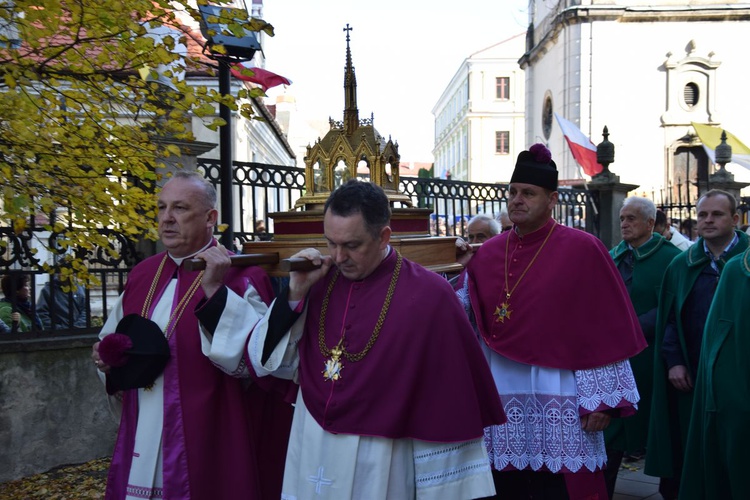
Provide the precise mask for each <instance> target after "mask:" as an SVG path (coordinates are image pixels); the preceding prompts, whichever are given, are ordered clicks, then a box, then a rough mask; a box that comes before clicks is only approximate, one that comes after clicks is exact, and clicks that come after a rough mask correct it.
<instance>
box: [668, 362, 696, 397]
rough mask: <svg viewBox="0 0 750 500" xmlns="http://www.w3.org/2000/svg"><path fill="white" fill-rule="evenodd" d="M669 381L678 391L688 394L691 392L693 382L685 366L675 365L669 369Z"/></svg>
mask: <svg viewBox="0 0 750 500" xmlns="http://www.w3.org/2000/svg"><path fill="white" fill-rule="evenodd" d="M669 381H670V382H671V383H672V385H673V386H674V388H675V389H677V390H678V391H682V392H690V391H692V390H693V380H692V379H691V378H690V373H689V372H688V369H687V366H685V365H675V366H673V367H672V368H670V369H669Z"/></svg>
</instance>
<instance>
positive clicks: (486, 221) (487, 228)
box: [467, 214, 500, 244]
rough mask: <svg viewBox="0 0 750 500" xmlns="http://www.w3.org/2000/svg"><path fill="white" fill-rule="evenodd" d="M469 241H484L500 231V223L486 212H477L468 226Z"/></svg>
mask: <svg viewBox="0 0 750 500" xmlns="http://www.w3.org/2000/svg"><path fill="white" fill-rule="evenodd" d="M467 230H468V232H469V237H468V241H469V243H470V244H471V243H484V242H485V241H487V240H489V239H490V238H492V237H493V236H495V235H496V234H498V233H500V223H499V222H498V221H496V220H495V219H493V218H492V217H490V216H489V215H485V214H477V215H475V216H474V217H472V219H471V220H470V221H469V226H468V227H467Z"/></svg>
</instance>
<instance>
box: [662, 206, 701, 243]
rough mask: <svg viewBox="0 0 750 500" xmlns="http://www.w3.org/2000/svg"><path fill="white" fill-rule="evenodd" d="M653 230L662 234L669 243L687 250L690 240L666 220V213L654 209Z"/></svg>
mask: <svg viewBox="0 0 750 500" xmlns="http://www.w3.org/2000/svg"><path fill="white" fill-rule="evenodd" d="M654 232H655V233H657V234H660V235H662V236H663V237H664V238H666V239H667V240H668V241H669V242H670V243H672V244H673V245H674V246H676V247H677V248H678V249H680V250H687V249H688V248H690V245H692V244H693V242H692V241H690V240H689V239H687V238H685V236H683V235H682V233H681V232H679V231H678V230H677V229H675V227H674V226H672V225H671V224H669V223H668V222H667V215H666V214H665V213H664V212H662V211H661V210H657V211H656V222H654Z"/></svg>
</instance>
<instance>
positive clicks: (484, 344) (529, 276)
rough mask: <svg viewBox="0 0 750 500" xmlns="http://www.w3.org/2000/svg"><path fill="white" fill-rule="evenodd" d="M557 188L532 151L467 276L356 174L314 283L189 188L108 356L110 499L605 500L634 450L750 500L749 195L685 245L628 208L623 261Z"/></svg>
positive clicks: (207, 194) (111, 325) (675, 486)
mask: <svg viewBox="0 0 750 500" xmlns="http://www.w3.org/2000/svg"><path fill="white" fill-rule="evenodd" d="M557 182H558V172H557V168H556V165H555V162H554V161H553V159H552V158H551V155H550V153H549V150H547V148H546V147H544V146H543V145H541V144H536V145H534V146H532V147H531V148H529V150H528V151H523V152H522V153H521V154H520V155H519V156H518V159H517V162H516V166H515V169H514V171H513V175H512V178H511V181H510V184H509V188H508V200H507V207H506V211H505V213H504V214H503V217H501V218H500V217H499V218H498V220H495V218H494V217H488V216H478V217H475V218H474V219H472V220H471V221H469V223H468V225H467V232H468V238H469V241H463V240H461V239H459V240H458V241H457V244H458V246H459V247H460V251H461V257H460V262H461V263H462V264H464V270H463V271H462V272H461V273H459V274H458V275H457V276H455V277H453V279H451V280H447V279H445V278H444V277H442V276H440V275H438V274H436V273H432V272H430V271H428V270H426V269H425V268H423V267H421V266H420V265H419V264H416V263H414V262H411V261H410V260H409V259H407V258H404V257H403V256H402V255H401V254H400V253H399V252H398V251H397V250H396V249H395V248H394V247H393V246H392V245H391V244H390V240H391V228H390V217H391V209H390V203H389V201H388V198H387V196H386V194H385V193H384V191H383V190H382V189H381V188H379V187H377V186H375V185H374V184H371V183H368V182H362V181H358V180H350V181H347V182H346V183H344V184H342V185H341V186H340V187H339V188H337V189H336V190H335V191H333V192H332V193H331V195H330V197H329V198H328V200H327V201H326V203H325V206H324V208H323V229H324V235H323V236H324V238H325V241H326V244H327V252H320V251H319V250H317V249H313V248H308V249H303V250H300V251H299V252H298V253H297V254H296V255H295V256H294V257H297V258H300V259H304V260H307V261H309V264H310V266H309V268H308V270H305V271H293V272H291V273H290V275H289V280H288V282H286V283H285V286H284V288H283V289H282V290H280V291H279V292H278V293H274V292H273V290H272V287H271V284H270V281H269V278H268V276H267V275H266V274H265V273H264V271H263V270H262V269H260V268H258V267H232V265H231V260H230V254H231V252H229V251H228V250H227V249H226V248H224V247H223V246H221V245H220V244H219V243H218V241H216V240H215V239H214V237H213V234H214V228H215V226H216V223H217V217H218V212H217V209H216V191H215V189H214V188H213V187H212V185H211V184H210V183H208V182H207V181H206V180H205V179H203V177H202V176H200V175H199V174H196V173H191V172H182V171H180V172H177V173H176V174H174V175H173V176H172V177H171V178H170V179H169V180H168V181H167V182H166V183H165V185H164V186H163V188H162V189H161V191H160V193H159V195H158V229H159V237H160V240H161V242H162V244H163V246H164V248H165V251H163V252H162V253H160V254H157V255H155V256H153V257H150V258H148V259H146V260H145V261H143V262H141V263H140V264H138V265H137V266H136V267H135V268H134V269H133V271H132V272H131V273H130V275H129V277H128V281H127V284H126V287H125V289H124V292H123V293H122V295H121V296H120V298H119V299H118V300H117V302H116V304H115V305H114V307H113V309H112V311H111V312H110V314H109V316H108V320H107V322H106V324H105V325H104V327H103V328H102V330H101V333H100V335H99V339H100V340H99V342H97V343H96V344H94V346H93V349H92V360H93V363H94V364H95V366H96V370H97V374H98V375H99V377H100V378H101V380H102V382H103V387H104V389H105V392H106V394H107V396H108V398H109V402H110V404H111V407H112V409H113V411H115V412H116V414H117V415H119V418H120V430H119V433H118V436H117V440H116V444H115V449H114V454H113V458H112V462H111V466H110V470H109V476H108V482H107V498H109V499H125V498H167V499H208V498H211V499H216V500H221V499H229V498H238V497H242V498H249V499H266V498H268V499H271V498H273V499H277V498H282V499H313V498H323V499H347V498H356V499H391V498H393V499H409V498H415V499H416V498H419V499H441V500H442V499H473V498H499V499H537V500H538V499H550V500H558V499H561V500H564V499H571V500H579V499H581V500H582V499H588V500H597V499H598V500H605V499H608V498H612V495H613V491H614V487H615V482H616V479H617V471H618V470H619V467H620V462H621V461H622V460H623V457H625V456H627V455H629V454H634V453H645V464H646V465H645V467H646V469H645V470H646V473H647V474H650V475H654V476H656V477H659V478H661V479H660V492H661V494H662V496H663V497H664V498H665V499H673V498H680V499H690V500H691V499H701V498H703V499H720V498H721V499H724V498H743V494H744V484H743V482H742V480H743V478H742V475H741V474H742V471H743V470H744V468H745V467H744V465H745V458H744V456H745V455H744V454H742V452H743V451H744V450H745V449H746V448H747V446H748V445H750V431H748V430H747V426H746V421H745V417H746V415H747V409H748V404H749V403H748V401H750V398H748V397H747V396H749V394H747V393H748V392H750V389H748V385H749V384H748V382H747V381H748V380H750V377H748V374H747V373H746V371H747V369H746V368H744V366H745V364H743V362H742V360H743V358H744V354H745V353H746V352H748V347H750V346H749V345H748V343H747V340H745V337H744V335H743V333H746V332H747V331H748V323H747V319H745V318H746V315H745V314H742V313H741V311H742V312H744V310H745V309H747V306H748V305H749V304H750V250H748V243H749V242H750V238H749V237H748V235H747V234H745V233H744V232H742V231H740V230H738V229H737V224H738V216H737V205H736V200H735V199H734V197H733V196H732V195H731V194H729V193H727V192H724V191H719V190H712V191H709V192H706V193H704V194H703V195H702V196H701V198H700V199H699V200H698V201H697V213H696V221H695V229H696V230H697V240H696V241H695V242H690V243H689V244H687V245H684V246H685V248H684V249H683V248H680V247H679V245H680V244H682V242H681V240H679V238H677V240H675V237H676V234H679V233H673V232H672V231H670V227H671V224H668V223H666V220H665V218H664V217H663V215H664V214H661V215H660V212H659V211H658V210H657V209H656V207H655V206H654V204H653V203H652V202H651V201H650V200H648V199H645V198H640V197H630V198H627V199H626V202H625V203H624V204H623V206H622V208H621V210H620V221H621V224H620V229H621V233H622V241H621V242H620V243H619V244H618V245H617V246H615V248H612V249H608V248H606V247H605V246H604V245H603V243H602V242H601V241H600V240H599V239H597V238H596V237H594V236H592V235H590V234H588V233H586V232H584V231H581V230H579V229H575V228H570V227H566V226H564V225H561V224H558V223H557V222H556V221H555V219H554V218H553V217H552V212H553V209H554V208H555V206H556V205H557V202H558V191H557V187H558V184H557ZM685 239H686V240H689V238H687V237H686V238H685ZM678 240H679V241H678ZM188 259H200V260H203V261H205V269H203V270H200V271H199V270H192V268H190V269H188V268H186V267H185V266H184V265H183V263H184V262H185V261H186V260H188ZM22 284H23V283H22ZM2 285H3V291H4V292H5V293H6V298H7V297H8V295H9V294H16V295H13V296H14V297H15V298H14V299H13V302H14V303H20V302H22V300H23V297H24V295H23V290H24V287H23V286H21V287H20V292H19V291H18V290H19V287H18V286H16V287H15V288H11V287H10V286H9V288H8V290H7V291H6V283H5V281H3V283H2ZM26 292H27V295H28V286H27V287H26ZM26 300H27V299H26ZM0 306H2V304H0ZM0 312H2V307H0ZM19 321H20V320H19ZM29 321H33V320H29Z"/></svg>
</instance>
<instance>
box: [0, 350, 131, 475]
mask: <svg viewBox="0 0 750 500" xmlns="http://www.w3.org/2000/svg"><path fill="white" fill-rule="evenodd" d="M96 340H97V338H96V336H95V335H86V336H74V337H73V336H70V337H64V338H52V339H36V340H24V341H10V342H4V341H3V342H0V482H5V481H9V480H13V479H18V478H20V477H25V476H29V475H32V474H36V473H39V472H44V471H47V470H49V469H51V468H52V467H55V466H58V465H65V464H77V463H83V462H87V461H89V460H91V459H94V458H99V457H103V456H108V455H110V454H111V453H112V447H113V445H114V441H115V436H116V432H117V421H116V420H115V418H114V416H113V415H112V413H111V412H110V410H109V406H108V402H107V398H106V394H105V392H104V388H103V385H102V383H101V382H100V380H99V378H98V377H97V375H96V369H95V367H94V365H93V363H92V362H91V345H92V344H93V343H94V342H96Z"/></svg>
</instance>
